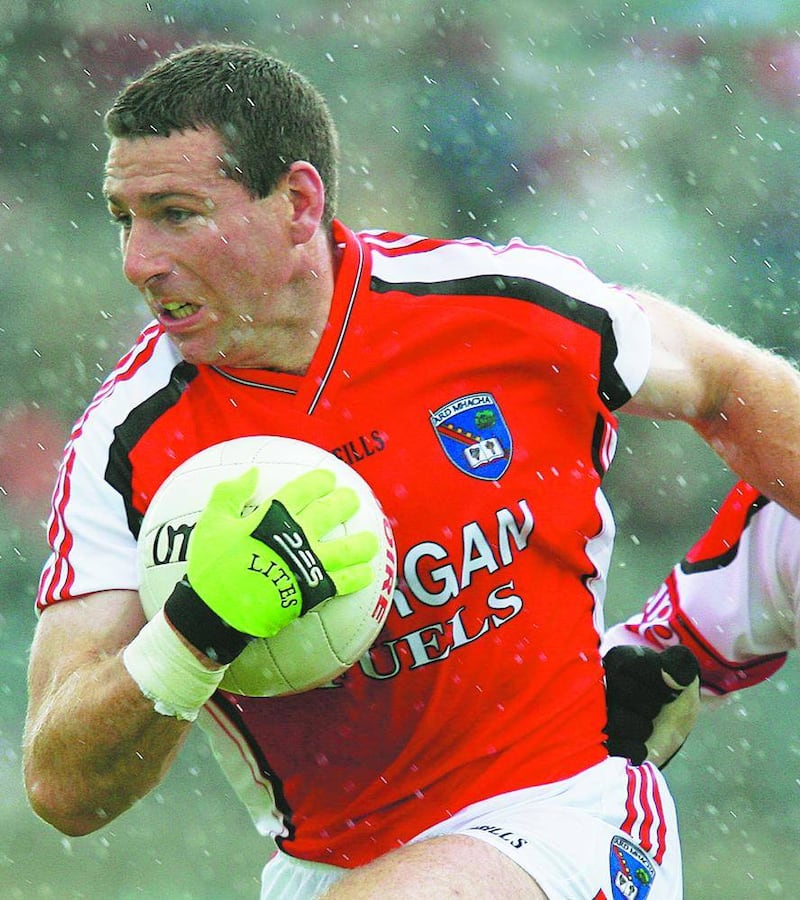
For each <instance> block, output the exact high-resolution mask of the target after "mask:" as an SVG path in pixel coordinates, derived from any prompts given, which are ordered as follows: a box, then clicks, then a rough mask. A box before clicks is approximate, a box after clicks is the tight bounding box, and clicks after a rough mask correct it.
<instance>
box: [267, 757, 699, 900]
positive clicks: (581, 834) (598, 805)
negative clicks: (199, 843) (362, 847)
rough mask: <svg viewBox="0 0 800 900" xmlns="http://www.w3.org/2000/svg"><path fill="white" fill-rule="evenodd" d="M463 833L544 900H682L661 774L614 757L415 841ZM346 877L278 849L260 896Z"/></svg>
mask: <svg viewBox="0 0 800 900" xmlns="http://www.w3.org/2000/svg"><path fill="white" fill-rule="evenodd" d="M445 834H463V835H469V836H471V837H474V838H477V839H478V840H482V841H486V842H487V843H489V844H491V845H492V846H494V847H496V848H497V849H498V850H500V851H501V852H502V853H505V854H506V856H508V857H509V858H510V859H513V860H514V862H515V863H517V864H518V865H519V866H520V867H521V868H523V869H525V871H526V872H529V873H530V874H531V876H532V877H533V878H534V879H535V880H536V882H537V883H538V884H539V885H540V887H541V888H542V890H543V891H544V892H545V893H546V894H547V896H548V898H549V900H680V898H682V897H683V875H682V867H681V851H680V842H679V839H678V823H677V818H676V814H675V807H674V804H673V802H672V797H671V795H670V792H669V788H668V787H667V785H666V782H665V781H664V778H663V776H662V774H661V772H659V770H658V769H657V768H656V767H655V766H652V765H650V764H649V763H644V764H643V765H641V766H632V765H630V764H629V763H628V762H627V761H626V760H624V759H621V758H619V757H612V758H610V759H607V760H604V761H603V762H601V763H599V764H598V765H596V766H593V767H592V768H591V769H588V770H587V771H585V772H582V773H580V774H579V775H576V776H574V777H573V778H568V779H566V780H565V781H559V782H556V783H554V784H548V785H541V786H539V787H533V788H526V789H524V790H520V791H513V792H511V793H508V794H501V795H499V796H497V797H492V798H490V799H489V800H483V801H481V802H480V803H473V804H472V805H471V806H468V807H466V808H465V809H462V810H461V811H460V812H457V813H456V814H455V815H454V816H451V817H450V818H449V819H447V820H445V821H444V822H441V823H439V824H438V825H434V826H433V828H429V829H427V830H426V831H423V832H422V833H421V834H419V835H417V836H416V837H415V838H414V839H413V841H414V842H417V841H423V840H425V839H426V838H429V837H437V836H440V835H445ZM346 873H347V870H346V869H340V868H338V867H336V866H329V865H324V864H322V863H309V862H304V861H303V860H297V859H293V858H292V857H290V856H287V855H286V854H284V853H278V854H277V855H276V856H274V857H273V858H272V859H271V860H270V861H269V862H268V863H267V865H266V866H265V867H264V872H263V876H262V887H261V898H262V900H312V898H314V897H316V896H317V895H318V894H319V893H321V892H322V891H323V890H324V889H325V888H326V887H328V886H329V885H330V884H332V883H333V882H335V881H338V880H339V879H340V878H341V877H342V876H343V875H345V874H346Z"/></svg>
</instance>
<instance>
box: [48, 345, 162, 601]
mask: <svg viewBox="0 0 800 900" xmlns="http://www.w3.org/2000/svg"><path fill="white" fill-rule="evenodd" d="M158 336H159V333H158V332H157V331H155V330H150V331H145V332H143V333H142V335H141V336H140V338H139V341H138V342H137V344H136V345H135V347H134V348H133V349H132V350H131V352H130V353H129V354H128V355H127V356H126V357H124V358H123V359H122V360H121V361H120V363H119V364H118V365H117V367H116V368H115V369H114V371H113V372H112V373H111V374H110V375H109V377H108V378H107V379H106V381H105V382H104V383H103V385H102V386H101V387H100V389H99V390H98V392H97V393H96V395H95V396H94V398H93V399H92V402H91V403H90V404H89V406H88V407H87V409H86V411H85V412H84V413H83V415H82V416H81V417H80V419H78V421H77V422H76V424H75V426H74V428H73V430H72V433H71V435H70V439H69V441H68V443H67V446H66V448H65V450H64V455H63V458H62V461H61V465H60V467H59V472H58V476H57V479H56V484H55V488H54V491H53V496H52V501H51V508H50V516H49V519H48V523H47V539H48V543H49V545H50V554H49V557H48V558H47V560H46V562H45V564H44V567H43V569H42V573H41V576H40V579H39V588H38V592H37V597H36V609H37V611H38V612H41V611H42V610H43V609H44V608H45V607H46V606H49V605H51V604H54V603H58V602H61V601H63V600H70V599H73V598H75V597H81V596H84V595H86V594H91V593H95V592H97V591H103V590H113V589H120V590H124V589H128V590H135V589H137V588H138V584H139V579H138V574H137V563H136V539H135V537H134V536H133V534H132V532H131V529H130V527H129V523H128V517H127V513H126V509H125V504H124V501H123V498H122V497H121V495H120V494H119V492H118V491H117V490H116V489H115V488H114V487H112V485H111V484H110V483H109V481H108V479H107V476H106V470H107V467H108V460H109V448H110V447H111V444H112V442H113V440H114V429H115V428H116V427H117V425H118V424H119V423H120V422H122V421H124V419H125V417H126V416H127V415H128V413H129V412H130V409H131V408H132V407H134V406H135V405H136V403H137V402H138V401H139V400H140V399H141V397H143V396H146V394H147V393H148V392H149V391H150V390H152V384H151V383H149V381H148V377H147V376H146V377H142V369H143V367H145V365H146V363H147V362H148V361H149V360H151V358H152V356H153V355H154V353H156V352H158V351H157V347H158ZM162 343H163V342H162ZM137 376H138V377H137Z"/></svg>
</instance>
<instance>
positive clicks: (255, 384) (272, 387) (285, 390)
mask: <svg viewBox="0 0 800 900" xmlns="http://www.w3.org/2000/svg"><path fill="white" fill-rule="evenodd" d="M211 370H212V371H213V372H216V373H217V375H221V376H222V377H223V378H225V379H227V380H228V381H232V382H233V383H234V384H241V385H244V387H252V388H260V389H261V390H262V391H275V393H277V394H289V395H291V396H294V395H295V394H297V390H296V389H295V388H290V387H279V386H278V385H276V384H262V383H261V382H260V381H250V380H249V379H247V378H240V377H239V376H238V375H232V374H231V373H230V372H226V371H225V370H224V369H220V368H219V367H218V366H211Z"/></svg>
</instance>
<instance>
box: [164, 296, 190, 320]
mask: <svg viewBox="0 0 800 900" xmlns="http://www.w3.org/2000/svg"><path fill="white" fill-rule="evenodd" d="M161 309H162V310H163V311H164V312H165V313H166V314H167V315H168V316H169V317H170V318H171V319H186V318H188V317H189V316H191V315H192V314H193V313H195V312H197V307H196V306H195V305H194V304H193V303H187V302H185V301H183V300H173V301H170V302H169V303H162V304H161Z"/></svg>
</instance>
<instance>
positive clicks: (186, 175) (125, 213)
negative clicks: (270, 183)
mask: <svg viewBox="0 0 800 900" xmlns="http://www.w3.org/2000/svg"><path fill="white" fill-rule="evenodd" d="M223 153H224V148H223V144H222V141H221V140H220V138H219V136H218V135H217V133H216V132H215V131H214V130H213V129H203V130H200V131H186V132H184V133H174V134H172V135H171V136H170V137H168V138H164V137H147V138H135V139H126V138H114V139H113V140H112V141H111V146H110V149H109V154H108V161H107V166H106V179H105V184H104V193H105V195H106V198H107V200H108V204H109V209H110V211H111V215H112V216H113V217H114V219H116V220H117V221H118V222H119V224H120V226H121V247H122V254H123V270H124V273H125V277H126V278H127V279H128V281H130V282H131V284H133V285H135V286H136V287H137V288H138V289H139V290H140V291H141V292H142V294H143V295H144V297H145V299H146V301H147V303H148V305H149V307H150V309H151V310H152V312H153V315H154V316H156V318H157V319H158V320H159V322H160V323H161V324H162V325H163V326H164V328H165V330H166V331H167V333H168V334H169V336H170V338H171V339H172V340H173V341H174V342H175V344H176V346H177V347H178V349H179V350H180V352H181V355H182V356H183V357H184V358H185V359H186V360H187V361H189V362H192V363H207V364H218V365H226V366H266V367H269V366H270V365H271V359H270V349H269V348H270V337H271V336H272V337H275V336H276V335H277V333H278V332H280V331H281V330H282V329H283V330H284V331H290V330H291V328H292V327H296V324H295V320H296V318H297V316H298V315H299V314H300V310H298V308H297V304H296V302H290V300H291V299H292V298H291V293H292V292H291V284H292V281H293V278H294V275H295V274H296V273H295V272H294V269H293V267H294V266H295V265H296V257H295V252H294V251H295V246H294V243H293V241H292V238H291V230H290V223H291V216H292V204H291V201H290V197H289V192H288V191H286V190H284V189H282V187H281V185H280V184H279V185H278V187H277V188H276V189H275V190H274V191H273V192H272V193H271V194H270V195H269V196H268V197H265V198H262V199H253V198H252V197H251V196H250V194H249V193H248V192H247V190H246V189H245V188H244V187H243V186H242V185H241V184H240V183H239V182H236V181H233V180H232V179H231V178H229V177H226V176H225V174H224V171H223V165H222V157H223Z"/></svg>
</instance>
